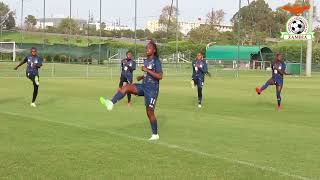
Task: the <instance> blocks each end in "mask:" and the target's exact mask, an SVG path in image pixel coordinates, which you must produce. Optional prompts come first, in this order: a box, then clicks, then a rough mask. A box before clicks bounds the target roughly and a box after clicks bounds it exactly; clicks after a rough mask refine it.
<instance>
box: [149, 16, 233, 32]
mask: <svg viewBox="0 0 320 180" xmlns="http://www.w3.org/2000/svg"><path fill="white" fill-rule="evenodd" d="M202 24H204V23H202V22H183V21H181V22H179V26H180V32H181V33H182V34H184V35H187V34H188V33H189V32H190V31H191V30H192V29H195V28H197V27H199V26H200V25H202ZM166 28H167V27H166V26H165V25H163V24H160V23H159V21H158V20H150V21H148V22H147V26H146V29H149V30H150V31H151V32H152V33H153V32H155V31H165V30H166ZM216 28H217V30H218V31H219V32H228V31H232V26H231V25H216Z"/></svg>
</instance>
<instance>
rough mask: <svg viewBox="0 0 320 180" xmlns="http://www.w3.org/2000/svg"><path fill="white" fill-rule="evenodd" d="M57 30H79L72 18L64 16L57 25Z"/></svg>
mask: <svg viewBox="0 0 320 180" xmlns="http://www.w3.org/2000/svg"><path fill="white" fill-rule="evenodd" d="M70 29H71V32H70ZM58 31H59V32H60V33H64V34H69V33H71V34H77V33H78V32H79V27H78V24H77V22H76V21H75V20H74V19H69V18H65V19H63V20H62V21H61V22H60V24H59V25H58Z"/></svg>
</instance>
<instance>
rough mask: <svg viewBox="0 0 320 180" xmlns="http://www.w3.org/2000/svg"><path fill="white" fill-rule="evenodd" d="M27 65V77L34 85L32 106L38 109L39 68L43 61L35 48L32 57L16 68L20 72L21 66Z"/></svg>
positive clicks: (32, 49) (26, 58) (28, 57)
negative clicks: (36, 102)
mask: <svg viewBox="0 0 320 180" xmlns="http://www.w3.org/2000/svg"><path fill="white" fill-rule="evenodd" d="M25 63H27V69H26V76H27V78H29V79H30V80H31V81H32V83H33V96H32V101H31V104H30V105H31V106H32V107H36V104H35V101H36V99H37V96H38V89H39V68H40V67H41V66H42V59H41V58H40V57H39V56H38V55H37V49H36V48H35V47H32V48H31V55H29V56H27V57H25V58H24V60H23V61H22V62H21V63H20V64H19V65H18V66H16V67H15V68H14V70H18V68H19V67H20V66H22V65H23V64H25Z"/></svg>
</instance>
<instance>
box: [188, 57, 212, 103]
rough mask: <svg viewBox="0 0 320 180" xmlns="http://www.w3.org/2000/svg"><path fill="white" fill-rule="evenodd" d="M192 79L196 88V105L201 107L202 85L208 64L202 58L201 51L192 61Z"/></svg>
mask: <svg viewBox="0 0 320 180" xmlns="http://www.w3.org/2000/svg"><path fill="white" fill-rule="evenodd" d="M192 70H193V73H192V81H193V85H196V86H197V89H198V107H199V108H201V107H202V88H203V85H204V78H205V75H206V74H208V65H207V63H206V62H205V61H204V60H203V55H202V53H200V52H199V53H198V54H197V57H196V60H194V61H192Z"/></svg>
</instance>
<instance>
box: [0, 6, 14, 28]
mask: <svg viewBox="0 0 320 180" xmlns="http://www.w3.org/2000/svg"><path fill="white" fill-rule="evenodd" d="M14 16H15V14H14V12H12V11H11V12H10V8H9V6H8V5H7V4H5V3H3V2H0V22H1V23H2V24H1V25H2V27H5V28H6V29H8V30H9V29H12V28H14V27H15V26H16V22H15V19H14Z"/></svg>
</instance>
